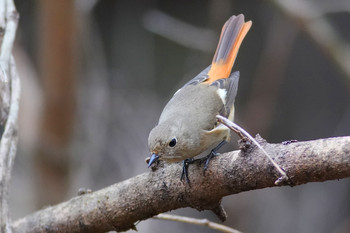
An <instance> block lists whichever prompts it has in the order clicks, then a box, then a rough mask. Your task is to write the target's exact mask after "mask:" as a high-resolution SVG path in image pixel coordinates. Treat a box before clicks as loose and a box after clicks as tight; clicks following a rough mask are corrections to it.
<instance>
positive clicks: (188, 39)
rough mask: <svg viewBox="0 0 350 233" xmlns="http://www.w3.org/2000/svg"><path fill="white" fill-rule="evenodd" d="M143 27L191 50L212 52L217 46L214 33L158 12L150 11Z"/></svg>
mask: <svg viewBox="0 0 350 233" xmlns="http://www.w3.org/2000/svg"><path fill="white" fill-rule="evenodd" d="M143 25H144V26H145V28H146V29H147V30H149V31H151V32H153V33H155V34H158V35H160V36H163V37H165V38H167V39H169V40H171V41H173V42H176V43H178V44H180V45H182V46H185V47H189V48H191V49H197V50H200V51H203V52H212V51H213V49H214V48H215V45H216V40H217V38H216V35H215V33H214V32H213V31H211V30H209V29H201V28H198V27H195V26H192V25H190V24H187V23H185V22H182V21H180V20H178V19H175V18H173V17H171V16H170V15H167V14H165V13H163V12H161V11H158V10H150V11H148V12H147V13H146V14H145V16H144V18H143ZM198 38H201V39H200V40H198Z"/></svg>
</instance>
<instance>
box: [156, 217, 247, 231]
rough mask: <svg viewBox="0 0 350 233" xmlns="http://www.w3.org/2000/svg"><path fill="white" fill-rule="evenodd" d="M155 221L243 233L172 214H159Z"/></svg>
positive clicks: (209, 222)
mask: <svg viewBox="0 0 350 233" xmlns="http://www.w3.org/2000/svg"><path fill="white" fill-rule="evenodd" d="M153 218H154V219H161V220H169V221H175V222H183V223H190V224H195V225H199V226H206V227H209V228H211V229H214V230H217V231H221V232H225V233H241V232H240V231H237V230H235V229H233V228H231V227H227V226H225V225H222V224H219V223H215V222H211V221H209V220H208V219H196V218H189V217H183V216H179V215H172V214H158V215H156V216H154V217H153Z"/></svg>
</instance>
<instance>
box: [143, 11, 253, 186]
mask: <svg viewBox="0 0 350 233" xmlns="http://www.w3.org/2000/svg"><path fill="white" fill-rule="evenodd" d="M251 25H252V21H247V22H245V20H244V15H243V14H240V15H238V16H235V15H233V16H231V17H230V18H229V19H228V20H227V21H226V23H225V24H224V26H223V28H222V30H221V35H220V39H219V42H218V45H217V48H216V51H215V54H214V57H213V60H212V63H211V65H209V66H208V67H207V68H206V69H204V70H203V71H202V72H200V73H199V74H198V75H197V76H196V77H194V78H193V79H192V80H190V81H189V82H187V83H186V84H185V85H184V86H183V87H182V88H180V89H179V90H178V91H176V92H175V94H174V95H173V97H172V98H171V99H170V100H169V102H168V103H167V104H166V106H165V107H164V109H163V111H162V113H161V115H160V118H159V121H158V124H157V125H156V126H155V127H154V128H153V129H152V130H151V131H150V134H149V137H148V147H149V150H150V153H151V158H150V159H149V161H148V167H150V166H151V165H152V164H154V163H155V162H156V161H157V160H164V161H165V162H170V163H171V162H181V161H183V169H182V174H181V180H183V178H184V176H185V178H186V180H187V182H189V178H188V171H187V169H188V165H189V164H191V163H192V162H193V161H194V157H195V156H197V155H199V154H201V153H202V152H204V151H206V150H208V149H211V148H214V149H212V150H211V153H210V154H209V155H208V156H207V157H205V158H204V159H205V166H204V171H205V170H206V169H207V167H208V164H209V161H210V159H211V158H212V157H214V156H216V155H217V154H218V153H217V150H218V149H219V148H220V147H222V146H223V145H224V144H225V143H226V142H228V141H229V139H230V130H229V129H228V128H227V127H226V126H225V125H223V124H221V123H218V122H217V121H216V115H218V114H220V115H222V116H224V117H226V118H228V119H229V120H231V121H233V118H234V112H235V108H234V102H235V98H236V94H237V89H238V81H239V77H240V73H239V71H235V72H233V73H231V71H232V67H233V64H234V62H235V60H236V57H237V53H238V50H239V48H240V46H241V44H242V41H243V39H244V38H245V36H246V34H247V33H248V31H249V29H250V28H251Z"/></svg>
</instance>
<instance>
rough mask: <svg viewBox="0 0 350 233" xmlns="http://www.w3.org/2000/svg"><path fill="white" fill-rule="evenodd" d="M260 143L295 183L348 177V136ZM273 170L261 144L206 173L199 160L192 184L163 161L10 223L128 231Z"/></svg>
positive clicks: (262, 182) (264, 178) (270, 175)
mask: <svg viewBox="0 0 350 233" xmlns="http://www.w3.org/2000/svg"><path fill="white" fill-rule="evenodd" d="M261 144H263V147H264V149H265V150H266V151H267V152H268V153H269V154H270V155H272V156H275V157H273V159H274V160H275V161H276V163H278V164H280V165H281V166H282V167H283V168H284V169H285V170H286V172H287V173H288V176H289V177H290V181H291V182H292V183H293V185H300V184H305V183H308V182H319V181H325V180H333V179H342V178H345V177H350V151H349V148H350V136H349V137H338V138H328V139H319V140H314V141H306V142H295V143H290V144H282V143H279V144H270V143H267V142H261ZM275 151H279V154H278V155H275V153H274V152H275ZM272 168H273V166H272V165H271V162H270V161H269V160H268V159H267V158H266V156H265V155H264V154H263V153H262V152H261V150H260V149H258V148H257V147H252V148H251V149H250V150H248V151H247V152H245V153H244V154H243V153H241V152H240V151H232V152H228V153H223V154H221V155H220V156H217V157H214V158H213V160H212V161H211V163H210V166H209V168H208V170H207V171H206V175H205V176H203V172H202V169H203V165H201V164H200V162H199V161H198V162H194V163H193V164H191V166H190V167H189V175H190V176H191V181H193V182H192V187H191V188H190V187H189V186H188V185H185V184H184V183H182V182H180V180H179V174H180V173H181V170H182V166H181V164H180V163H171V164H166V163H160V164H159V166H158V167H157V169H155V170H154V171H150V172H147V173H144V174H140V175H138V176H135V177H133V178H130V179H128V180H125V181H122V182H120V183H117V184H114V185H112V186H110V187H107V188H104V189H101V190H99V191H96V192H92V193H88V194H85V195H81V196H77V197H74V198H72V199H71V200H69V201H67V202H64V203H61V204H59V205H56V206H51V207H48V208H46V209H43V210H40V211H38V212H36V213H33V214H31V215H28V216H26V217H24V218H22V219H19V220H17V221H15V222H14V223H13V224H12V227H13V231H14V232H26V233H31V232H72V233H73V232H82V231H83V232H106V231H111V230H114V231H118V232H119V231H125V230H128V229H131V228H135V225H134V223H135V222H137V221H140V220H144V219H147V218H150V217H152V216H154V215H157V214H159V213H164V212H167V211H170V210H174V209H178V208H183V207H192V208H195V209H198V210H211V209H213V208H215V207H216V206H218V203H220V201H221V199H222V198H223V197H224V196H227V195H232V194H236V193H239V192H243V191H248V190H254V189H261V188H266V187H274V186H275V184H274V182H275V180H276V178H275V172H274V171H273V169H272ZM283 185H285V184H283Z"/></svg>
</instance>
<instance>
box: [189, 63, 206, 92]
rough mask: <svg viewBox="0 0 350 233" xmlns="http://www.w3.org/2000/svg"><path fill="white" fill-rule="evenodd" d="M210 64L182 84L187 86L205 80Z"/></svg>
mask: <svg viewBox="0 0 350 233" xmlns="http://www.w3.org/2000/svg"><path fill="white" fill-rule="evenodd" d="M210 67H211V65H210V66H208V67H207V68H205V69H204V70H203V71H202V72H200V73H199V74H198V75H197V76H196V77H194V78H193V79H191V80H190V81H188V82H187V83H185V85H183V87H184V86H187V85H197V84H198V83H202V82H204V81H205V80H207V79H208V78H209V77H208V72H209V70H210Z"/></svg>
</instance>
